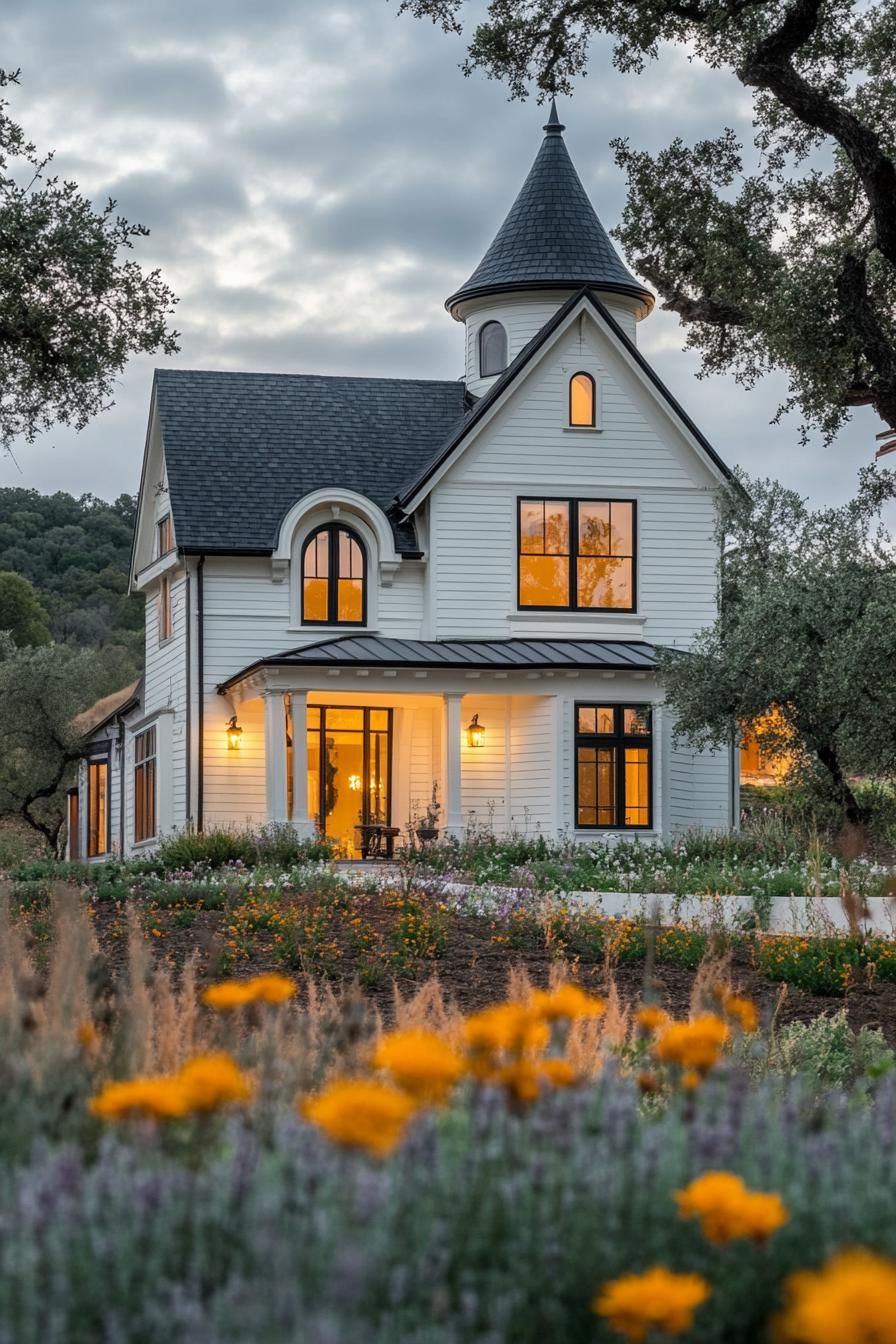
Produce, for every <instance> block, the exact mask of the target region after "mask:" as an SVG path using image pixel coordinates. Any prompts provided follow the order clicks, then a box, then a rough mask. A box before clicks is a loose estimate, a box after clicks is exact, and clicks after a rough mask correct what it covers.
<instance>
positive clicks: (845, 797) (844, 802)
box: [816, 747, 868, 826]
mask: <svg viewBox="0 0 896 1344" xmlns="http://www.w3.org/2000/svg"><path fill="white" fill-rule="evenodd" d="M816 755H817V756H818V759H819V761H820V762H821V764H822V765H823V766H824V768H825V770H827V772H828V774H829V775H830V777H831V779H832V781H833V784H834V791H835V793H836V795H837V800H838V802H839V803H840V806H841V807H842V808H843V815H844V816H845V818H846V820H847V821H848V822H849V823H850V824H851V825H852V826H864V825H865V822H866V821H867V820H868V810H867V808H864V807H862V806H861V805H860V803H859V801H858V799H857V798H856V796H855V794H854V793H853V791H852V789H851V788H850V787H849V782H848V781H847V778H846V776H845V775H844V773H843V771H842V769H841V767H840V762H839V761H838V760H837V753H836V752H835V751H834V750H833V748H832V747H818V749H817V751H816Z"/></svg>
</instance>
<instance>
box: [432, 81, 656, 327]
mask: <svg viewBox="0 0 896 1344" xmlns="http://www.w3.org/2000/svg"><path fill="white" fill-rule="evenodd" d="M544 129H545V131H546V135H545V138H544V140H543V142H542V145H541V148H540V149H539V151H538V154H537V156H536V159H535V162H534V164H533V165H532V168H531V170H530V172H529V176H528V177H527V178H526V180H525V182H524V183H523V188H522V191H521V192H520V194H519V196H517V198H516V200H515V201H514V203H513V206H512V207H511V210H510V214H509V215H508V216H507V218H506V219H505V220H504V223H503V224H502V225H501V227H500V229H499V230H498V233H497V235H496V237H495V240H494V242H493V243H492V245H491V247H490V248H489V249H488V251H487V252H486V254H485V256H484V257H483V258H482V261H480V263H479V265H478V266H477V267H476V270H475V271H474V272H473V274H472V275H471V276H470V278H469V280H468V281H467V282H466V284H465V285H461V287H460V289H459V290H458V291H457V293H456V294H452V296H451V298H450V299H447V300H446V303H445V307H446V308H448V309H449V310H452V309H453V308H454V307H455V305H456V304H458V303H460V302H461V301H462V300H463V299H471V298H480V297H484V296H485V295H488V294H496V293H501V292H505V291H507V290H512V289H552V288H556V287H558V286H561V287H562V286H566V285H575V286H577V287H578V286H580V285H591V286H594V287H595V288H596V289H602V290H610V291H612V292H615V293H620V294H631V295H632V296H633V297H635V298H638V299H641V300H643V301H644V302H646V303H648V304H651V305H652V303H653V295H652V294H651V292H650V290H649V289H645V287H644V286H643V285H642V284H641V283H640V282H639V281H637V280H636V279H635V277H634V276H633V275H632V274H631V273H630V272H629V271H628V269H627V268H626V266H625V265H624V263H623V262H622V260H621V258H620V257H619V255H618V253H617V252H616V249H615V248H614V247H613V244H612V243H611V242H610V239H609V238H608V236H607V233H606V230H605V229H604V226H603V225H602V224H601V222H600V220H599V219H598V217H597V215H596V214H595V213H594V207H593V206H592V204H591V202H590V201H589V199H588V196H587V194H586V192H585V188H584V187H583V186H582V183H581V181H580V179H579V175H578V173H577V172H576V170H575V168H574V167H573V163H572V159H571V158H570V157H569V153H568V151H567V149H566V145H565V143H564V140H563V134H562V132H563V129H564V128H563V127H562V126H561V125H560V121H559V119H558V117H557V111H556V108H555V107H553V106H552V108H551V117H550V120H549V121H548V123H547V125H546V126H545V128H544Z"/></svg>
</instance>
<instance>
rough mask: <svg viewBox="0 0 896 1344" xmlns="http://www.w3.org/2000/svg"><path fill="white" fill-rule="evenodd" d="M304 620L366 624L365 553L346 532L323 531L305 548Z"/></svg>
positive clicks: (340, 530) (350, 534) (330, 529)
mask: <svg viewBox="0 0 896 1344" xmlns="http://www.w3.org/2000/svg"><path fill="white" fill-rule="evenodd" d="M302 620H303V621H306V622H308V621H313V622H316V623H327V622H330V623H332V624H334V625H336V624H342V625H360V624H361V623H362V622H363V620H364V550H363V547H362V546H361V543H360V542H359V541H358V540H357V538H355V537H354V536H353V535H352V533H351V532H348V531H346V530H345V528H336V527H335V526H331V527H325V528H322V529H321V531H319V532H317V533H316V534H315V535H314V536H313V537H312V538H311V540H310V541H309V542H308V543H307V545H306V547H305V554H304V560H303V564H302Z"/></svg>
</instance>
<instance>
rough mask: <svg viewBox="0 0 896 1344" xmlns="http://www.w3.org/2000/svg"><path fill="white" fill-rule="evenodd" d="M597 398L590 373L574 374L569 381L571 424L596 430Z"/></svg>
mask: <svg viewBox="0 0 896 1344" xmlns="http://www.w3.org/2000/svg"><path fill="white" fill-rule="evenodd" d="M595 409H596V398H595V394H594V379H593V378H592V377H591V374H590V373H574V374H573V376H572V377H571V378H570V380H569V423H570V424H571V425H578V426H581V427H583V428H585V429H594V427H595V425H596V423H597V421H596V419H595V414H594V413H595Z"/></svg>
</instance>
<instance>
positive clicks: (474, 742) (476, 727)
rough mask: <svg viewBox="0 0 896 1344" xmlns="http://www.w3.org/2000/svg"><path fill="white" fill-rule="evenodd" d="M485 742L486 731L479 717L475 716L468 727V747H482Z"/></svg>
mask: <svg viewBox="0 0 896 1344" xmlns="http://www.w3.org/2000/svg"><path fill="white" fill-rule="evenodd" d="M484 741H485V729H484V728H483V726H482V724H481V723H480V722H479V715H478V714H474V715H473V717H472V719H471V720H470V723H469V725H468V727H467V746H468V747H481V746H482V744H483V742H484Z"/></svg>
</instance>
